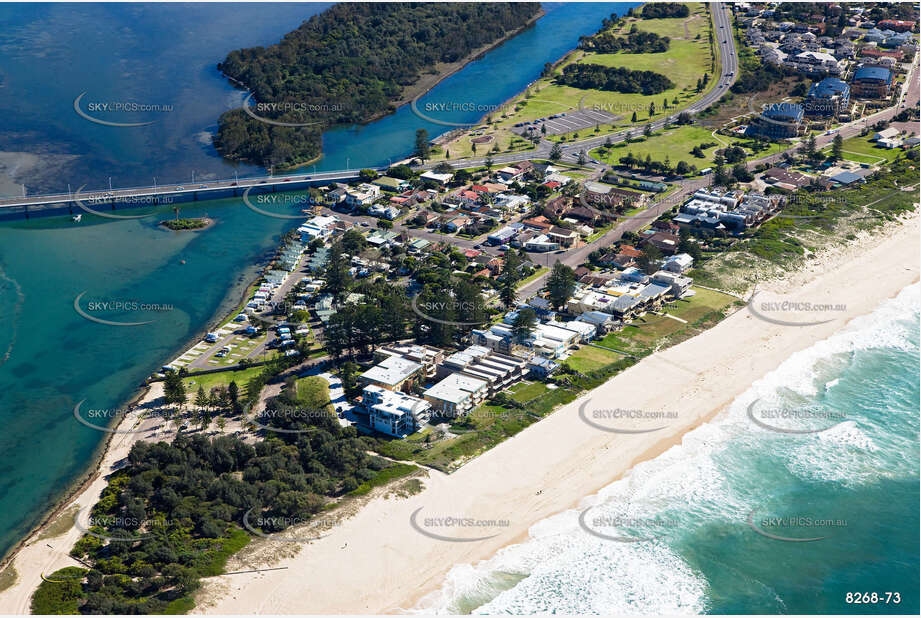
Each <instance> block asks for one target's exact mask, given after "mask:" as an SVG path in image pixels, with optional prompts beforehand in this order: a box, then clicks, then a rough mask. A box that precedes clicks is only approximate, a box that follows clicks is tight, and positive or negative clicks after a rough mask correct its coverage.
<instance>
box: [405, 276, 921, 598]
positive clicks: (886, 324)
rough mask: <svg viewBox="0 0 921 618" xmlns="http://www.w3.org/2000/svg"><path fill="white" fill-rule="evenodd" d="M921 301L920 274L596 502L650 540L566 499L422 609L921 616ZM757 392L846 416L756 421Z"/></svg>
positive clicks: (458, 570) (778, 404) (465, 568)
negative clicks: (566, 505) (563, 506)
mask: <svg viewBox="0 0 921 618" xmlns="http://www.w3.org/2000/svg"><path fill="white" fill-rule="evenodd" d="M919 310H921V286H919V285H914V286H911V287H909V288H906V289H905V290H903V291H902V292H901V294H899V296H898V297H897V298H895V299H892V300H889V301H886V302H884V303H883V304H882V305H881V306H880V307H879V308H878V310H877V311H875V312H874V313H873V314H871V315H867V316H863V317H860V318H858V319H856V320H854V321H853V322H852V323H851V324H850V325H849V326H848V327H847V328H846V329H845V330H843V331H841V332H839V333H838V334H836V335H834V336H832V337H830V338H829V339H827V340H824V341H821V342H819V343H817V344H816V345H814V346H812V347H811V348H808V349H806V350H804V351H802V352H800V353H798V354H795V355H794V356H793V357H791V358H790V359H788V360H787V361H786V362H784V363H783V365H781V366H780V367H779V368H778V369H777V370H775V371H773V372H771V373H770V374H769V375H767V376H765V377H764V378H763V379H762V380H760V381H758V382H757V383H755V384H754V385H753V386H752V387H751V388H750V389H749V390H748V391H747V392H746V393H744V394H743V395H741V396H740V397H739V398H738V399H737V400H736V401H734V402H733V404H732V405H731V407H730V409H729V410H728V412H727V413H725V414H724V415H723V416H722V417H720V418H717V419H715V420H714V421H712V422H710V423H707V424H705V425H702V426H701V427H699V428H697V429H695V430H694V431H691V432H690V433H688V434H687V435H686V436H685V438H684V441H683V443H682V444H681V445H680V446H676V447H674V448H672V449H670V450H669V451H667V452H665V453H663V454H662V455H661V456H659V457H657V458H655V459H653V460H650V461H648V462H645V463H642V464H640V465H638V466H637V467H636V468H634V469H633V470H632V471H631V472H630V473H629V475H628V476H626V477H625V478H623V479H621V480H619V481H617V482H615V483H613V484H612V485H610V486H608V487H606V488H605V489H603V490H602V491H601V492H600V493H598V494H597V495H595V496H592V497H590V498H587V499H586V500H585V502H584V503H583V504H582V505H581V507H582V508H587V507H589V506H592V505H594V506H593V508H592V509H591V511H590V513H591V516H590V517H587V518H586V519H585V521H586V522H587V526H588V527H589V528H590V529H592V530H595V531H599V532H602V533H604V534H606V535H608V536H617V537H620V538H629V539H650V538H651V540H642V541H639V542H615V541H611V540H606V539H601V538H599V537H597V536H594V535H591V534H589V533H588V532H586V531H585V530H584V529H583V528H582V527H580V525H579V523H578V520H579V517H578V515H579V512H580V510H581V509H580V510H573V511H567V512H564V513H561V514H558V515H556V516H554V517H551V518H549V519H546V520H543V521H541V522H539V523H537V524H535V525H534V526H533V527H532V528H531V530H530V539H529V540H528V541H526V542H524V543H522V544H520V545H514V546H510V547H507V548H505V549H503V550H501V551H500V552H499V553H497V554H496V555H495V556H494V557H493V558H491V559H489V560H487V561H485V562H483V563H480V564H476V565H457V566H455V567H454V568H453V569H452V570H451V572H450V573H449V576H448V578H447V581H446V582H445V584H444V586H443V588H442V589H441V590H440V591H438V592H437V593H435V594H433V595H431V596H430V597H429V598H427V599H426V600H424V601H423V603H422V605H421V606H420V607H422V608H424V611H426V612H429V611H433V610H438V611H442V612H451V613H475V614H481V613H482V614H486V613H499V614H503V613H508V614H528V613H534V612H541V613H563V614H574V613H590V614H619V613H625V614H648V615H656V614H664V615H669V614H674V613H701V612H703V613H713V614H734V613H755V614H774V613H784V614H800V613H804V614H805V613H830V614H853V613H886V614H888V613H905V614H917V613H918V611H919V605H918V581H919V570H918V541H919V539H918V526H919V521H918V500H919V493H918V487H919V476H918V469H919V460H918V435H919V434H918V430H919V385H918V376H919ZM752 403H755V405H756V407H755V408H754V409H755V410H761V409H762V407H761V406H765V408H764V409H780V410H812V411H818V412H820V413H823V414H826V415H827V416H825V417H824V418H822V417H821V416H818V415H816V416H815V417H814V418H813V419H809V420H792V419H787V420H777V421H773V420H772V421H771V424H772V425H774V426H775V427H779V428H781V429H805V428H811V429H819V428H822V427H829V426H831V428H830V429H828V430H826V431H821V432H816V433H810V434H790V433H782V432H777V431H772V430H766V429H763V428H760V427H758V426H756V425H755V424H754V423H752V422H751V420H750V418H749V416H748V414H747V410H748V407H749V405H751V404H752ZM756 418H759V419H760V420H764V417H761V416H760V415H758V416H756ZM836 423H837V424H836ZM750 516H751V519H752V524H753V525H754V526H755V527H757V528H758V529H759V530H761V531H764V532H767V533H769V534H772V535H774V536H780V537H784V538H786V539H792V538H795V539H803V538H817V537H825V538H822V539H821V540H817V541H811V542H793V541H787V540H777V539H775V538H769V537H767V536H764V535H762V534H759V533H758V532H756V531H755V530H753V528H752V525H749V517H750ZM604 517H608V518H610V519H607V520H605V519H603V518H604ZM614 518H620V519H614ZM792 518H796V519H795V520H792ZM599 522H600V523H599ZM608 522H611V523H608ZM599 525H600V526H601V527H598V526H599ZM659 535H661V536H659ZM652 537H655V538H652ZM856 592H860V593H872V592H876V593H878V597H877V599H878V602H877V603H869V604H851V603H848V593H856ZM887 592H889V593H893V594H891V595H890V596H889V597H888V598H889V600H890V603H888V604H886V603H885V602H883V601H884V600H885V599H886V598H887V595H886V593H887ZM894 593H898V594H899V597H900V603H899V604H895V603H894V601H895V599H896V596H895V594H894Z"/></svg>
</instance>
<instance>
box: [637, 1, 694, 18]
mask: <svg viewBox="0 0 921 618" xmlns="http://www.w3.org/2000/svg"><path fill="white" fill-rule="evenodd" d="M690 13H691V11H690V9H689V8H688V5H687V4H686V3H683V2H647V3H646V4H644V5H643V10H642V11H640V16H642V18H643V19H661V18H663V17H687V16H688V15H690Z"/></svg>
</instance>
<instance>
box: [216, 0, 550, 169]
mask: <svg viewBox="0 0 921 618" xmlns="http://www.w3.org/2000/svg"><path fill="white" fill-rule="evenodd" d="M539 11H540V5H539V4H538V3H436V4H424V3H423V4H409V3H395V4H388V3H340V4H335V5H333V6H332V7H330V8H329V9H327V10H325V11H323V12H322V13H320V14H319V15H315V16H313V17H311V18H310V19H309V20H307V21H306V22H304V23H303V24H302V25H301V26H300V27H299V28H297V29H296V30H294V31H292V32H290V33H288V34H287V35H285V37H284V38H283V39H282V40H281V41H280V42H279V43H277V44H275V45H271V46H268V47H253V48H248V49H239V50H236V51H233V52H231V53H229V54H228V55H227V58H225V59H224V61H223V62H221V63H220V64H219V65H218V69H219V70H221V71H222V72H223V73H224V74H225V75H227V77H228V78H230V79H231V80H232V81H233V83H235V84H238V85H240V86H242V87H244V88H247V89H248V90H250V91H251V92H252V93H253V102H254V109H252V110H249V111H251V112H252V114H253V115H255V116H259V117H260V118H262V119H263V120H262V121H261V120H259V119H257V118H255V117H253V115H250V114H248V113H247V112H246V110H243V109H236V110H232V111H229V112H226V113H224V114H223V115H222V116H221V117H220V119H219V121H218V131H217V134H216V136H215V138H214V144H215V146H216V147H217V149H218V150H219V151H220V152H221V153H222V154H223V156H225V157H226V158H228V159H232V160H239V161H247V162H250V163H256V164H261V165H265V166H272V165H274V166H292V165H297V164H299V163H304V162H306V161H309V160H311V159H314V158H316V157H317V156H318V155H319V153H320V148H321V141H320V137H321V134H322V131H323V130H324V129H325V128H327V127H329V126H332V125H336V124H342V123H362V122H368V121H369V120H372V119H373V118H375V117H377V116H380V115H382V114H385V113H389V112H392V111H393V110H394V106H395V104H396V103H397V102H398V101H400V100H401V98H402V97H404V96H405V93H406V91H407V89H409V88H411V87H413V86H414V84H416V83H417V82H418V81H419V80H420V78H422V77H423V76H424V75H425V74H430V73H434V74H437V73H439V72H441V71H442V70H444V68H445V67H446V66H447V65H451V64H452V63H458V62H462V61H463V60H464V59H465V58H466V57H467V56H469V55H470V54H471V53H474V52H476V51H477V50H480V49H482V48H484V47H485V46H488V45H491V44H494V43H496V42H497V41H499V40H501V39H502V38H504V37H506V36H508V35H509V34H510V33H512V32H515V31H517V30H518V29H520V28H522V27H523V26H525V25H526V24H527V23H528V22H529V21H530V20H531V19H532V18H534V17H535V16H536V15H537V14H538V12H539ZM471 26H473V27H471Z"/></svg>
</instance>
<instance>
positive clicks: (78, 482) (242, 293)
mask: <svg viewBox="0 0 921 618" xmlns="http://www.w3.org/2000/svg"><path fill="white" fill-rule="evenodd" d="M213 223H214V222H213V221H212V223H211V224H210V225H208V226H207V227H206V228H201V229H197V230H193V231H201V230H202V229H207V228H208V227H211V226H212V225H213ZM163 229H164V230H165V231H173V230H168V229H166V228H163ZM262 272H263V266H262V265H258V264H254V265H253V266H252V272H250V273H249V276H247V272H246V271H244V273H243V277H242V281H243V283H242V287H240V289H239V291H237V288H238V287H239V286H240V283H239V281H237V282H234V283H232V284H231V286H230V288H229V289H228V293H227V295H226V297H225V298H224V300H222V301H221V303H220V304H219V306H218V309H217V311H216V312H215V313H214V315H213V316H212V317H211V318H210V319H209V320H208V322H206V323H205V324H204V325H203V327H202V328H201V329H200V330H199V331H197V332H196V333H195V334H194V336H192V337H190V338H188V339H187V340H184V341H183V342H182V343H180V344H179V345H177V347H176V348H175V350H174V351H173V352H171V353H170V354H169V355H168V356H167V357H166V359H165V362H172V361H173V360H174V359H176V358H179V357H180V356H182V355H183V354H185V353H186V351H188V350H189V349H190V348H191V347H192V346H194V345H195V344H196V343H197V342H198V341H200V340H201V338H202V337H203V336H204V334H205V333H207V332H209V331H211V330H214V329H215V328H216V327H217V326H219V325H220V324H223V323H224V322H226V321H227V320H229V319H230V318H232V317H233V316H235V315H236V314H237V313H239V309H240V305H242V304H243V303H245V302H246V299H247V298H248V297H249V294H250V291H251V288H252V287H253V285H254V284H255V283H256V282H258V281H259V279H260V278H261V277H262ZM234 298H236V299H237V300H232V299H234ZM227 370H228V371H233V370H234V368H228V369H227ZM155 384H158V383H157V382H148V383H145V384H140V385H138V387H137V389H136V390H135V391H134V393H133V394H132V395H131V396H129V397H128V398H127V400H126V401H125V402H124V404H122V405H121V406H120V408H119V409H122V408H124V409H126V410H127V411H128V413H127V414H126V415H125V416H124V417H123V418H122V419H121V420H120V421H119V422H118V423H115V424H114V425H113V426H112V427H109V429H110V430H111V431H110V432H109V433H108V435H107V436H106V438H105V439H104V440H101V441H100V442H99V444H98V445H97V446H96V448H95V449H94V450H93V455H92V457H91V458H90V460H89V462H88V463H87V466H86V469H85V471H84V472H83V473H82V474H81V475H80V476H79V477H77V478H76V479H74V481H73V482H71V483H70V484H69V486H68V487H67V488H66V489H64V490H63V491H62V492H61V493H60V495H59V497H58V498H57V499H56V500H55V501H54V502H53V504H51V505H50V506H49V507H48V508H47V509H45V511H44V514H43V515H42V517H41V519H40V520H39V522H38V523H37V524H35V525H34V526H33V527H32V528H31V529H30V530H29V532H28V533H27V534H26V535H25V536H23V538H22V539H20V540H19V541H18V542H17V543H16V544H15V545H14V546H13V547H11V548H10V549H9V550H8V551H7V552H6V553H5V554H4V555H3V556H2V557H0V573H3V572H4V571H5V570H6V569H7V567H9V566H11V565H12V566H13V567H14V568H15V563H16V558H17V555H18V554H19V552H20V551H21V550H22V549H23V548H24V547H26V546H28V545H31V544H32V543H34V542H35V541H36V540H37V539H38V538H39V537H41V535H42V534H43V533H44V532H45V531H46V530H47V529H48V528H49V526H51V525H52V524H54V523H55V522H56V521H58V519H59V517H60V516H61V514H62V513H64V512H65V511H67V510H68V509H69V508H70V507H71V506H72V505H74V504H75V503H77V502H78V500H79V498H80V497H81V496H84V494H86V492H87V490H88V489H89V488H90V487H91V486H92V484H93V483H94V481H96V480H97V479H98V478H99V476H100V473H101V471H102V469H103V468H104V467H105V465H104V464H105V462H106V460H107V457H108V455H109V452H110V450H111V447H112V442H113V439H114V438H116V437H117V436H119V435H125V434H123V433H119V432H122V431H123V430H124V428H125V425H126V423H128V422H129V420H131V418H132V413H133V412H135V411H136V410H137V409H139V408H142V407H145V406H147V407H152V406H153V405H154V402H155V401H156V399H157V398H158V397H159V396H160V394H161V391H162V388H161V387H158V389H157V391H156V392H155V393H153V394H152V393H151V391H152V388H153V387H154V385H155ZM135 420H136V419H135ZM128 435H135V436H139V435H140V434H139V433H134V434H128ZM136 441H138V440H134V441H132V442H131V444H132V445H133V443H134V442H136ZM129 447H130V445H129ZM129 450H130V448H129ZM111 471H112V470H111V469H110V470H109V472H111ZM97 500H98V496H97ZM95 502H96V500H94V501H93V503H94V504H95ZM72 562H73V561H72ZM19 580H20V577H19V576H17V579H16V582H17V584H18V582H19ZM17 584H14V585H13V586H11V587H10V588H12V587H15V586H16V585H17ZM7 590H8V589H7ZM5 592H6V591H5V590H0V601H2V600H3V594H4V593H5ZM30 594H31V593H30Z"/></svg>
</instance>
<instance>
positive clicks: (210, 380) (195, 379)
mask: <svg viewBox="0 0 921 618" xmlns="http://www.w3.org/2000/svg"><path fill="white" fill-rule="evenodd" d="M261 372H262V367H248V368H246V369H241V370H239V371H218V372H215V373H206V374H203V375H198V376H189V377H187V378H185V379H184V380H183V382H184V383H185V388H186V392H190V393H194V392H195V391H197V390H198V387H199V385H201V386H203V387H204V389H205V392H206V393H207V392H208V391H209V390H211V389H212V388H214V387H215V386H227V385H228V384H230V383H231V381H233V382H236V383H237V385H238V386H240V387H241V388H242V387H243V385H245V384H246V383H247V382H248V381H249V380H250V378H253V377H255V376H257V375H259V374H260V373H261Z"/></svg>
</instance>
